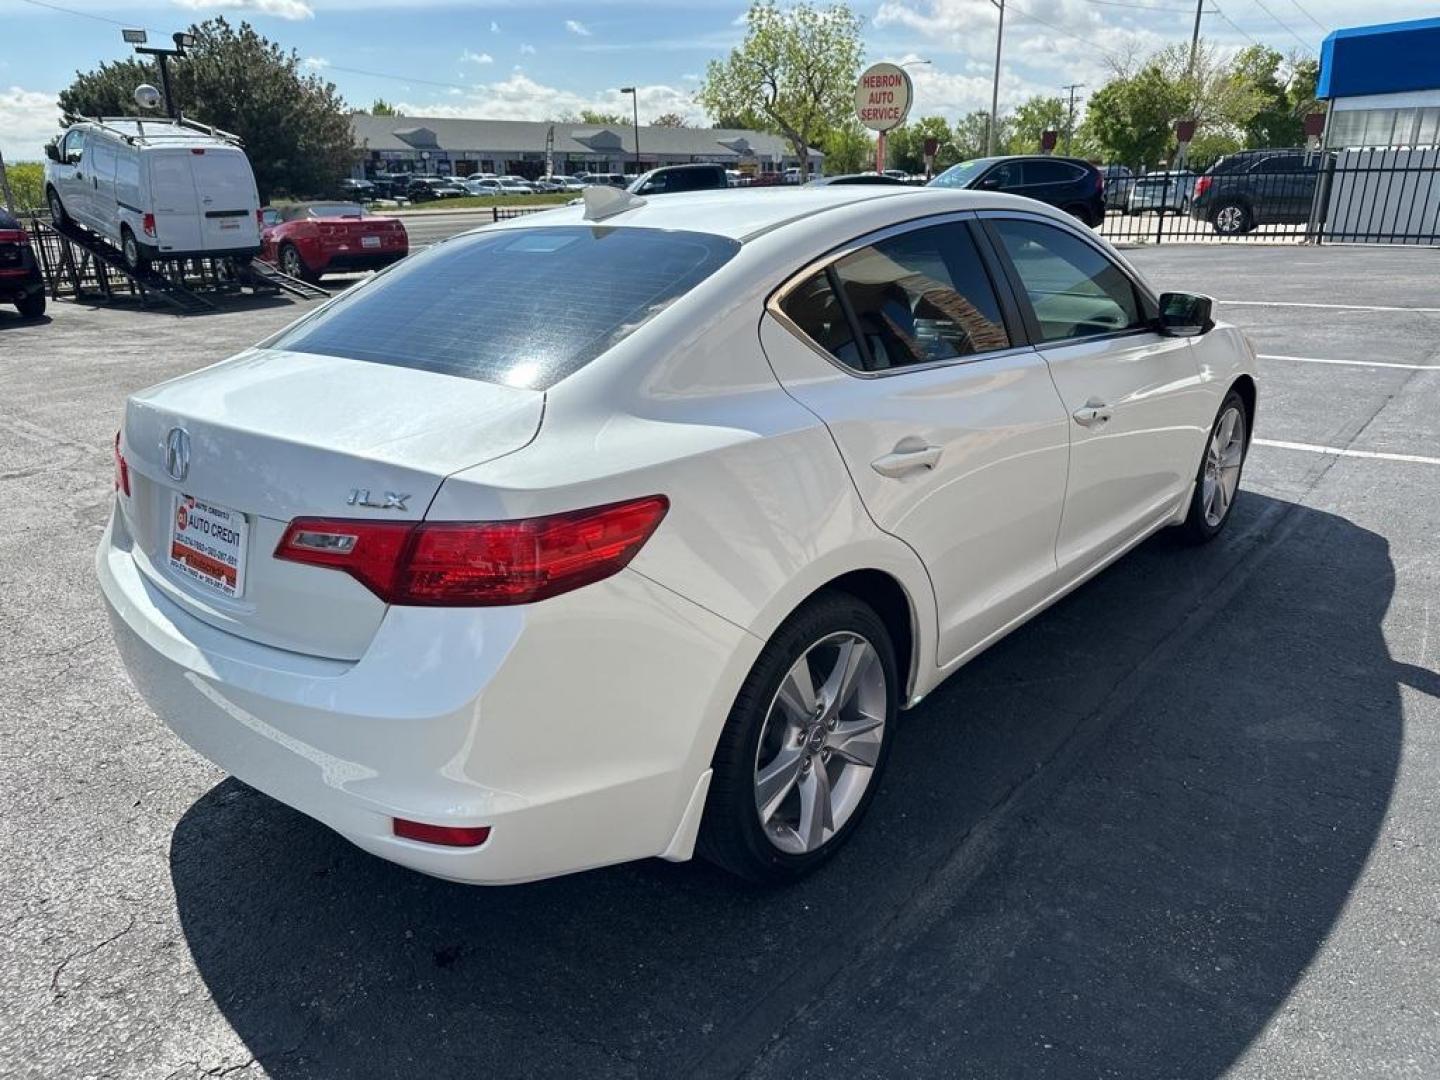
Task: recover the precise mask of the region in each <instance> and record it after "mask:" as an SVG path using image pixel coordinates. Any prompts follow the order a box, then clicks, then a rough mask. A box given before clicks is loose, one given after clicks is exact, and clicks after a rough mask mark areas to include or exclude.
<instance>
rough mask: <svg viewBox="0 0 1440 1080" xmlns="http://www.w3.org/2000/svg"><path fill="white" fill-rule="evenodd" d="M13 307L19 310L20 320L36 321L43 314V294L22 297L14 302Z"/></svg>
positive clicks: (37, 293)
mask: <svg viewBox="0 0 1440 1080" xmlns="http://www.w3.org/2000/svg"><path fill="white" fill-rule="evenodd" d="M15 306H16V307H17V308H19V309H20V317H21V318H22V319H38V318H40V316H41V315H44V314H45V294H44V293H43V292H36V293H31V294H30V295H29V296H22V297H21V298H20V299H19V300H16V301H15Z"/></svg>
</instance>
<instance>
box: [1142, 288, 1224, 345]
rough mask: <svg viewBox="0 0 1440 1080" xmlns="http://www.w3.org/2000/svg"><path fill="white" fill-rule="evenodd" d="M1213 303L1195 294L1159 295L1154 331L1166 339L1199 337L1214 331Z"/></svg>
mask: <svg viewBox="0 0 1440 1080" xmlns="http://www.w3.org/2000/svg"><path fill="white" fill-rule="evenodd" d="M1214 309H1215V301H1214V300H1212V299H1210V297H1208V296H1200V295H1198V294H1196V293H1182V292H1167V293H1161V294H1160V317H1159V319H1158V320H1157V323H1158V325H1157V327H1156V329H1157V330H1159V331H1160V333H1162V334H1164V335H1165V336H1167V337H1199V336H1200V335H1201V334H1208V333H1209V332H1210V331H1211V330H1213V329H1215V317H1214Z"/></svg>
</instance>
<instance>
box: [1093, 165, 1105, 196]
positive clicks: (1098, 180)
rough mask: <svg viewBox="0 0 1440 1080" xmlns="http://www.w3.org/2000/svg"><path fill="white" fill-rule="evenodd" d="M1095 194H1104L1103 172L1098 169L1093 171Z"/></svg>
mask: <svg viewBox="0 0 1440 1080" xmlns="http://www.w3.org/2000/svg"><path fill="white" fill-rule="evenodd" d="M1095 194H1097V195H1104V194H1105V174H1104V173H1102V172H1099V171H1098V170H1097V171H1096V173H1095Z"/></svg>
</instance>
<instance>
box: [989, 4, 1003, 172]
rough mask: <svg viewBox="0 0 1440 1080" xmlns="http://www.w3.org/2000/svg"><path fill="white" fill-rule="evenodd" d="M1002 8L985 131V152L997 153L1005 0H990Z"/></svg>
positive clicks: (996, 33)
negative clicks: (996, 130) (996, 127)
mask: <svg viewBox="0 0 1440 1080" xmlns="http://www.w3.org/2000/svg"><path fill="white" fill-rule="evenodd" d="M990 2H991V3H992V4H995V6H996V7H998V8H999V9H1000V25H999V26H998V27H997V28H996V30H995V85H994V86H993V87H992V89H991V91H990V128H989V130H988V131H987V132H986V133H985V153H986V155H987V156H988V155H990V154H993V153H995V124H996V121H997V119H998V117H999V112H1000V47H1001V45H1003V44H1004V42H1005V0H990Z"/></svg>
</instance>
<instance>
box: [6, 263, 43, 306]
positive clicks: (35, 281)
mask: <svg viewBox="0 0 1440 1080" xmlns="http://www.w3.org/2000/svg"><path fill="white" fill-rule="evenodd" d="M44 291H45V279H44V278H42V277H41V276H40V272H39V271H38V270H31V269H27V270H25V271H24V272H23V273H3V272H0V303H7V304H8V303H11V302H13V301H15V300H22V299H24V298H25V297H27V296H34V295H36V294H37V293H43V292H44Z"/></svg>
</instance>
